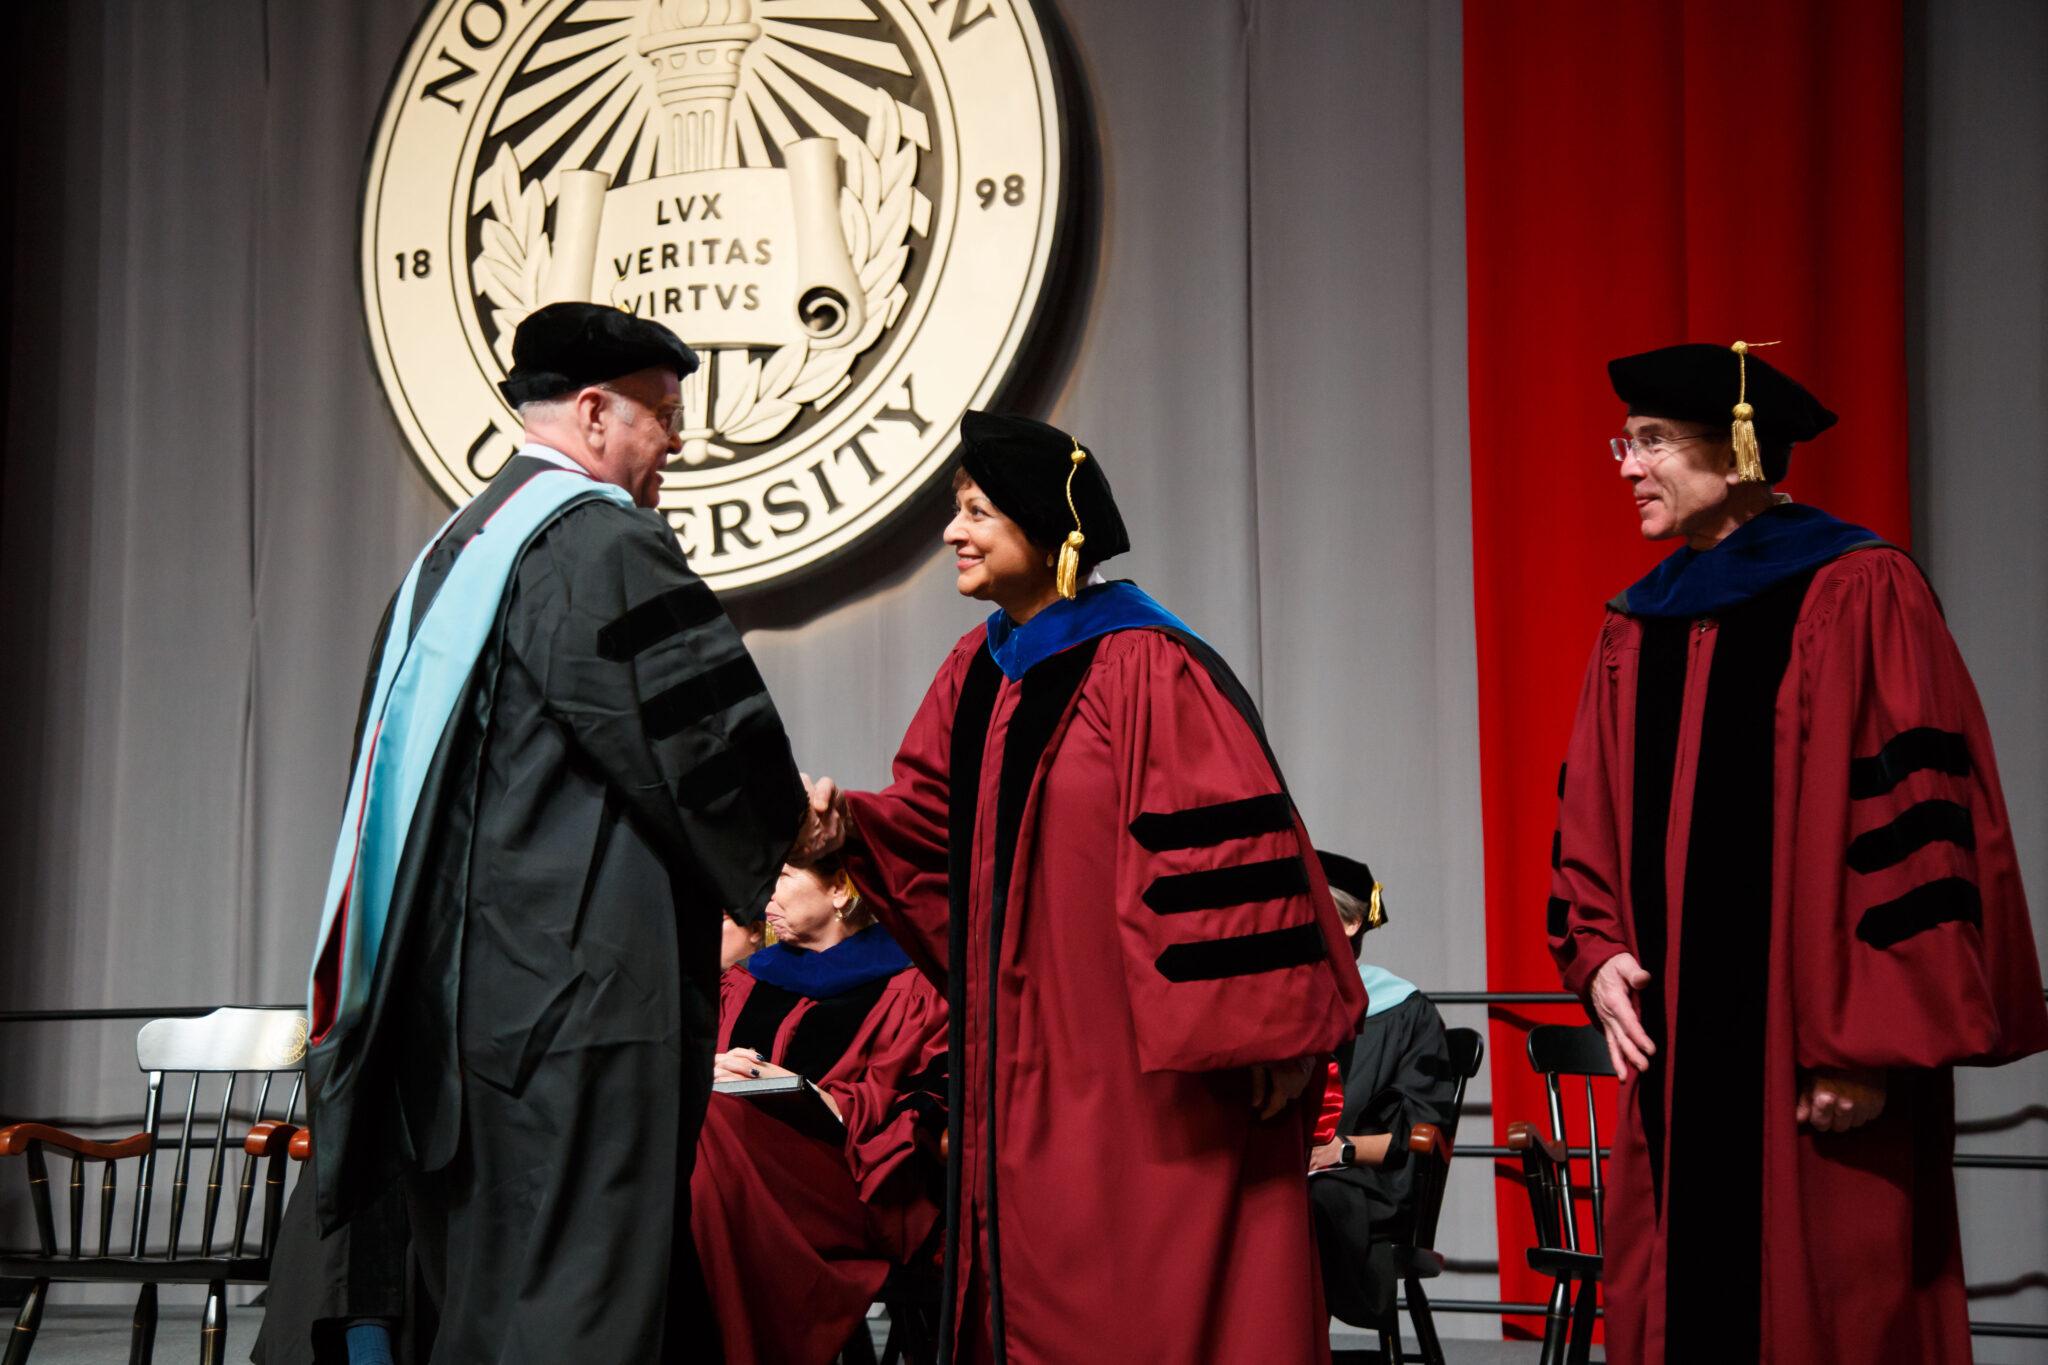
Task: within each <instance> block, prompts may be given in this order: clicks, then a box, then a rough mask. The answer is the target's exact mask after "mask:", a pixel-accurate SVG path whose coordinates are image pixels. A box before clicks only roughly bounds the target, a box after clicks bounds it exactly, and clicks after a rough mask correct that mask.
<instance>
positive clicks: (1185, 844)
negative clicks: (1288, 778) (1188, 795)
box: [1131, 792, 1294, 853]
mask: <svg viewBox="0 0 2048 1365" xmlns="http://www.w3.org/2000/svg"><path fill="white" fill-rule="evenodd" d="M1293 827H1294V803H1293V802H1292V801H1290V800H1289V799H1288V797H1287V793H1285V792H1268V793H1266V794H1265V795H1262V796H1247V797H1245V798H1243V799H1242V800H1238V801H1218V802H1216V803H1214V804H1213V805H1207V806H1190V807H1188V808H1187V809H1186V810H1176V811H1149V810H1148V811H1146V812H1144V813H1143V814H1142V815H1140V816H1138V818H1137V819H1135V820H1133V821H1131V837H1132V838H1133V839H1136V840H1137V841H1138V845H1139V847H1141V848H1143V849H1144V850H1145V851H1146V852H1148V853H1164V852H1166V851H1168V850H1169V849H1178V848H1213V847H1215V846H1216V845H1217V844H1222V843H1228V842H1229V841H1230V840H1232V839H1244V838H1249V837H1251V836H1252V835H1255V834H1278V833H1281V832H1282V831H1283V830H1289V829H1292V828H1293Z"/></svg>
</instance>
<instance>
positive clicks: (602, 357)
mask: <svg viewBox="0 0 2048 1365" xmlns="http://www.w3.org/2000/svg"><path fill="white" fill-rule="evenodd" d="M657 367H659V368H662V369H669V370H673V371H675V374H676V378H678V379H682V378H684V377H686V376H688V375H689V374H690V373H691V372H692V371H693V370H695V369H696V368H697V353H696V352H695V351H693V350H691V349H690V348H689V347H688V346H685V345H684V344H683V343H682V340H681V339H680V338H678V337H677V336H676V334H675V333H674V332H671V331H670V330H669V329H668V328H666V327H663V326H662V325H661V324H659V323H655V322H649V321H647V320H646V319H645V318H636V317H634V316H633V315H632V314H631V313H628V312H625V311H623V310H621V309H618V308H612V307H608V306H606V305H604V304H597V303H551V304H549V305H548V306H547V307H545V308H537V309H535V310H534V311H533V312H531V313H528V314H527V315H526V320H525V321H524V322H522V323H520V324H519V330H518V331H517V332H515V333H513V335H512V373H510V374H509V375H507V376H505V381H504V382H503V383H502V384H500V385H498V392H500V393H502V394H504V395H505V401H506V402H508V403H510V404H511V405H512V406H513V407H515V408H516V407H518V406H519V405H520V404H521V403H545V402H547V401H548V400H549V399H552V398H560V397H562V396H563V395H565V394H571V393H574V392H576V390H578V389H580V388H583V387H585V386H586V385H590V384H602V383H604V382H606V381H607V380H611V379H617V378H619V377H621V376H623V375H629V374H635V373H637V372H639V371H641V370H651V369H655V368H657Z"/></svg>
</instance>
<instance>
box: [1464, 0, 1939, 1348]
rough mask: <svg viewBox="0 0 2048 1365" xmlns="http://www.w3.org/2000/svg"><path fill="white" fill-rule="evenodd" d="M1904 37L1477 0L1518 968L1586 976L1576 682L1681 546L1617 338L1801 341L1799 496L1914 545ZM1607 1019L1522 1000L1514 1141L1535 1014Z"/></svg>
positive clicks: (1478, 399)
mask: <svg viewBox="0 0 2048 1365" xmlns="http://www.w3.org/2000/svg"><path fill="white" fill-rule="evenodd" d="M1902 41H1903V25H1902V15H1901V4H1900V0H1769V3H1765V2H1764V0H1748V2H1747V3H1725V2H1717V3H1708V2H1707V0H1654V2H1653V3H1644V0H1466V3H1465V6H1464V68H1465V172H1466V180H1465V196H1466V234H1467V235H1466V243H1467V245H1466V275H1467V288H1468V291H1469V296H1470V304H1469V308H1470V314H1469V316H1470V341H1469V349H1470V357H1469V358H1470V382H1471V439H1472V527H1473V558H1474V568H1475V574H1474V593H1475V613H1476V625H1477V631H1478V662H1479V732H1480V782H1481V799H1482V805H1483V811H1484V818H1485V857H1486V897H1487V907H1486V922H1487V972H1488V983H1489V986H1490V988H1491V989H1494V990H1555V989H1557V976H1556V973H1555V971H1554V969H1553V967H1552V964H1551V962H1550V959H1549V955H1548V953H1547V952H1546V951H1545V948H1544V941H1543V910H1544V903H1545V900H1546V897H1547V896H1548V894H1549V890H1548V881H1549V869H1550V863H1549V853H1550V837H1551V832H1552V829H1553V828H1554V824H1555V818H1556V784H1557V769H1558V762H1559V759H1560V758H1561V756H1562V754H1563V752H1564V745H1565V739H1566V734H1567V731H1568V729H1569V727H1570V722H1571V716H1572V709H1573V703H1574V701H1575V699H1576V697H1577V695H1578V689H1579V685H1580V681H1581V677H1582V674H1583V670H1584V667H1585V660H1586V656H1587V654H1588V652H1589V651H1590V649H1591V647H1592V644H1593V638H1594V634H1595V631H1596V630H1597V628H1598V624H1599V619H1600V609H1601V605H1602V604H1603V603H1604V602H1605V601H1607V599H1609V598H1610V597H1612V596H1613V595H1614V594H1615V593H1617V592H1619V591H1620V590H1621V589H1622V588H1624V587H1626V586H1627V585H1628V584H1629V583H1630V582H1632V581H1633V580H1634V579H1635V578H1636V577H1637V576H1639V575H1640V574H1641V573H1642V572H1644V571H1645V570H1646V569H1648V568H1649V567H1650V566H1651V565H1652V564H1653V563H1655V562H1656V560H1657V559H1659V558H1660V557H1662V556H1663V555H1664V554H1665V553H1668V552H1669V551H1670V550H1671V549H1672V548H1673V546H1672V544H1670V543H1663V544H1655V545H1652V544H1646V543H1644V542H1643V541H1642V540H1641V539H1640V538H1639V537H1638V535H1637V533H1636V529H1635V516H1634V511H1633V508H1632V506H1631V504H1630V501H1629V498H1628V496H1627V493H1626V485H1624V484H1623V482H1622V481H1621V479H1620V477H1619V471H1618V470H1617V468H1616V466H1615V464H1614V462H1613V460H1612V459H1611V458H1610V457H1609V455H1608V452H1607V444H1606V439H1607V438H1608V437H1609V436H1612V435H1615V434H1616V433H1618V431H1619V430H1620V427H1621V421H1622V416H1623V414H1622V410H1621V406H1620V404H1619V403H1617V402H1616V401H1615V399H1614V396H1613V393H1612V391H1611V390H1610V389H1609V388H1608V385H1607V377H1606V371H1605V368H1604V366H1605V363H1606V361H1607V360H1608V359H1610V358H1611V357H1614V356H1618V355H1624V354H1627V353H1630V352H1633V351H1640V350H1647V349H1649V348H1651V347H1655V346H1662V345H1666V344H1669V343H1672V342H1679V341H1707V342H1716V343H1721V344H1726V343H1728V342H1732V341H1734V340H1736V339H1737V338H1741V339H1743V340H1746V341H1750V342H1752V343H1755V342H1767V341H1776V342H1779V343H1780V344H1779V345H1777V346H1774V347H1772V348H1771V349H1769V350H1766V351H1764V352H1763V353H1762V354H1763V355H1764V356H1765V358H1767V359H1769V360H1770V362H1771V363H1772V364H1774V365H1777V366H1779V367H1781V368H1782V369H1784V370H1785V371H1787V372H1788V373H1790V374H1792V375H1794V376H1795V377H1797V378H1799V379H1800V380H1801V381H1803V382H1804V383H1806V384H1807V385H1808V387H1810V388H1811V389H1812V390H1813V391H1814V392H1815V393H1816V394H1817V395H1818V396H1819V397H1820V398H1821V400H1822V401H1823V402H1824V403H1826V404H1827V405H1828V406H1829V407H1831V408H1833V409H1834V410H1835V411H1836V412H1837V413H1839V414H1840V415H1841V419H1842V420H1841V423H1840V425H1839V426H1837V427H1836V428H1835V429H1834V430H1833V431H1831V432H1829V433H1828V434H1827V435H1825V436H1823V437H1821V438H1820V439H1819V440H1817V441H1815V442H1814V443H1813V444H1812V445H1810V446H1807V447H1802V448H1800V449H1799V450H1798V451H1797V452H1796V453H1795V456H1794V461H1793V472H1792V475H1791V477H1790V479H1789V480H1788V481H1787V483H1786V485H1785V491H1787V492H1789V493H1791V494H1792V495H1793V496H1794V497H1797V498H1799V499H1801V500H1802V501H1808V502H1813V503H1816V504H1818V505H1820V506H1822V507H1825V508H1827V509H1828V510H1829V511H1831V512H1833V513H1835V514H1836V515H1837V516H1840V517H1843V518H1845V519H1846V520H1849V521H1855V522H1861V523H1862V524H1864V525H1866V526H1869V527H1871V528H1873V529H1875V530H1876V531H1877V532H1878V533H1879V534H1880V535H1883V536H1885V537H1887V538H1889V539H1891V540H1892V541H1894V542H1895V543H1898V544H1900V545H1905V544H1907V537H1908V533H1909V508H1908V482H1907V472H1906V360H1905V339H1904V331H1905V310H1904V290H1905V271H1904V240H1903V236H1904V207H1903V144H1902V130H1901V122H1902V95H1903V68H1904V62H1903V52H1902ZM1729 401H1730V403H1731V404H1732V403H1733V402H1734V396H1733V395H1730V398H1729ZM1583 1018H1584V1016H1583V1014H1582V1013H1581V1012H1580V1011H1579V1010H1578V1009H1577V1007H1576V1006H1573V1007H1567V1008H1563V1009H1551V1010H1543V1009H1530V1010H1505V1009H1501V1010H1496V1011H1495V1012H1494V1017H1493V1020H1492V1025H1491V1028H1490V1050H1491V1056H1492V1063H1493V1086H1494V1091H1493V1093H1494V1113H1493V1119H1494V1128H1495V1132H1496V1134H1497V1135H1498V1136H1497V1138H1496V1140H1497V1141H1501V1142H1504V1141H1505V1140H1506V1137H1505V1134H1506V1126H1507V1124H1508V1123H1509V1122H1510V1121H1511V1120H1514V1119H1518V1118H1524V1119H1532V1120H1539V1121H1540V1120H1542V1118H1543V1115H1544V1105H1543V1095H1542V1088H1541V1086H1540V1084H1539V1083H1538V1082H1537V1081H1536V1079H1535V1078H1534V1077H1533V1076H1532V1075H1531V1074H1530V1071H1529V1067H1528V1062H1527V1059H1526V1055H1525V1054H1524V1052H1523V1036H1524V1033H1525V1031H1526V1028H1527V1026H1528V1024H1529V1023H1530V1022H1532V1021H1537V1020H1543V1019H1557V1020H1562V1021H1568V1022H1580V1021H1582V1020H1583ZM1610 1088H1611V1087H1610ZM1608 1110H1609V1113H1608V1117H1607V1118H1606V1119H1605V1120H1604V1123H1605V1125H1606V1128H1605V1131H1611V1124H1612V1097H1611V1095H1610V1096H1608ZM1580 1125H1581V1126H1580V1127H1579V1128H1577V1129H1575V1132H1579V1133H1582V1132H1583V1126H1582V1125H1583V1118H1582V1117H1581V1119H1580ZM1498 1174H1499V1175H1501V1176H1502V1177H1506V1176H1507V1175H1508V1168H1507V1166H1506V1165H1505V1164H1503V1165H1502V1166H1501V1167H1500V1169H1499V1172H1498ZM1495 1193H1496V1198H1497V1202H1498V1208H1499V1213H1500V1260H1501V1287H1502V1290H1503V1297H1504V1298H1506V1299H1508V1300H1510V1301H1527V1300H1541V1299H1542V1298H1543V1296H1544V1294H1543V1291H1544V1289H1545V1288H1546V1282H1545V1281H1542V1280H1540V1279H1539V1278H1538V1277H1536V1276H1533V1275H1532V1274H1531V1273H1530V1272H1529V1270H1528V1268H1527V1265H1526V1262H1525V1261H1524V1259H1523V1249H1524V1248H1525V1247H1527V1246H1528V1245H1529V1244H1530V1243H1531V1241H1532V1240H1533V1236H1532V1231H1531V1228H1530V1224H1529V1218H1528V1209H1527V1204H1526V1200H1525V1198H1524V1196H1523V1195H1522V1193H1521V1191H1520V1189H1519V1186H1518V1185H1516V1184H1515V1183H1513V1182H1512V1181H1511V1180H1509V1179H1506V1178H1502V1179H1498V1180H1496V1182H1495ZM1509 1327H1510V1330H1511V1332H1513V1334H1515V1335H1521V1334H1522V1333H1523V1332H1524V1331H1526V1330H1527V1329H1529V1328H1531V1327H1540V1323H1537V1322H1535V1321H1534V1320H1527V1319H1518V1320H1513V1321H1511V1322H1510V1324H1509Z"/></svg>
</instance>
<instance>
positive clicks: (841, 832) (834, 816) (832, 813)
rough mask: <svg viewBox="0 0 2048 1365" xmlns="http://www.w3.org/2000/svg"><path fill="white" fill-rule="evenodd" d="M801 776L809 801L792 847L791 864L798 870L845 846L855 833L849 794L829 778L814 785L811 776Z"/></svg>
mask: <svg viewBox="0 0 2048 1365" xmlns="http://www.w3.org/2000/svg"><path fill="white" fill-rule="evenodd" d="M797 776H799V777H801V778H802V779H803V783H804V794H805V796H806V797H807V798H808V799H809V802H808V804H807V805H806V806H805V807H804V819H803V824H801V825H800V826H798V827H797V832H796V842H795V843H794V844H793V845H791V846H790V850H789V861H790V862H792V863H795V864H796V865H797V866H798V867H809V866H810V865H811V864H813V863H815V862H818V861H819V860H820V859H823V858H829V857H831V856H832V855H833V854H834V853H837V852H838V851H839V850H840V848H841V847H843V846H844V845H845V843H846V839H847V836H848V835H849V834H850V833H851V832H852V830H853V820H852V817H851V816H850V815H848V813H847V809H846V793H845V792H843V791H841V790H840V789H839V784H838V783H836V782H834V781H833V780H832V779H831V778H829V777H821V778H819V779H818V780H817V781H816V782H813V781H811V775H810V774H809V773H799V774H797Z"/></svg>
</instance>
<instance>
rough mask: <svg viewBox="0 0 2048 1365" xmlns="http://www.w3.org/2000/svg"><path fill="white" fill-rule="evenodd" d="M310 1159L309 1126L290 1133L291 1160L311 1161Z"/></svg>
mask: <svg viewBox="0 0 2048 1365" xmlns="http://www.w3.org/2000/svg"><path fill="white" fill-rule="evenodd" d="M312 1159H313V1130H312V1129H311V1128H301V1129H299V1131H298V1132H296V1133H293V1134H292V1160H293V1161H311V1160H312Z"/></svg>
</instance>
